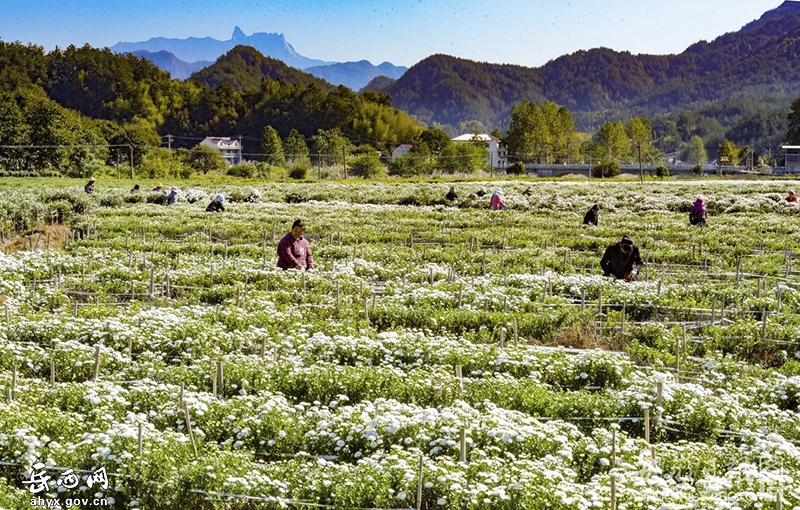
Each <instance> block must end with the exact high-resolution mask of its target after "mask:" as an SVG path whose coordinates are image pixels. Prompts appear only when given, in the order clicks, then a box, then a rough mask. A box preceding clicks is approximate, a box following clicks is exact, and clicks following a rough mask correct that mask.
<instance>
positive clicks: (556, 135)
mask: <svg viewBox="0 0 800 510" xmlns="http://www.w3.org/2000/svg"><path fill="white" fill-rule="evenodd" d="M575 135H576V129H575V122H574V120H573V118H572V113H570V111H569V110H568V109H567V108H564V107H563V106H558V105H557V104H556V103H554V102H552V101H547V102H545V103H544V104H542V105H541V106H540V105H538V104H537V103H532V102H530V101H528V100H527V99H525V100H523V101H521V102H520V103H517V104H515V105H514V106H513V107H512V109H511V122H510V124H509V128H508V134H507V135H506V138H505V143H506V146H507V147H508V152H509V158H510V159H512V160H513V161H522V162H534V161H535V162H546V163H549V162H563V161H567V160H570V159H572V158H573V156H574V152H575V151H576V150H577V149H576V148H575V146H574V145H575V144H574V143H573V141H574V138H575Z"/></svg>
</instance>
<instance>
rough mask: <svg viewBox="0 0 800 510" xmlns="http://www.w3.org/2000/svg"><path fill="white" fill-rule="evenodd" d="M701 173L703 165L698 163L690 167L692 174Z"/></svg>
mask: <svg viewBox="0 0 800 510" xmlns="http://www.w3.org/2000/svg"><path fill="white" fill-rule="evenodd" d="M702 174H703V167H702V166H700V165H695V166H693V167H692V175H702Z"/></svg>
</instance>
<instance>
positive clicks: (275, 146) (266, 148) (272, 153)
mask: <svg viewBox="0 0 800 510" xmlns="http://www.w3.org/2000/svg"><path fill="white" fill-rule="evenodd" d="M295 132H296V131H295ZM259 152H260V153H261V154H263V156H262V158H263V160H264V161H266V162H267V163H269V164H270V165H277V166H282V165H284V164H285V163H286V158H285V156H284V155H283V143H282V142H281V139H280V137H279V136H278V132H277V131H275V128H273V127H272V126H264V131H263V133H262V134H261V145H260V146H259ZM295 158H296V156H295Z"/></svg>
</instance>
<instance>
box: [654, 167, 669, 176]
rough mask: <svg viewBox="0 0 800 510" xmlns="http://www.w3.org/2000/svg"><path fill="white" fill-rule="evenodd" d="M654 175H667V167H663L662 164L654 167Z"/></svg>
mask: <svg viewBox="0 0 800 510" xmlns="http://www.w3.org/2000/svg"><path fill="white" fill-rule="evenodd" d="M656 176H657V177H660V178H662V179H663V178H664V177H669V168H667V167H665V166H664V165H661V166H659V167H658V168H656Z"/></svg>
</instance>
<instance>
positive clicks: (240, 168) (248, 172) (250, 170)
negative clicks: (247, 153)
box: [228, 161, 258, 179]
mask: <svg viewBox="0 0 800 510" xmlns="http://www.w3.org/2000/svg"><path fill="white" fill-rule="evenodd" d="M257 173H258V169H257V168H256V165H255V164H254V163H251V162H249V161H245V162H243V163H239V164H238V165H233V166H232V167H230V168H228V175H230V176H232V177H242V178H244V179H252V178H253V177H255V176H256V174H257Z"/></svg>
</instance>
